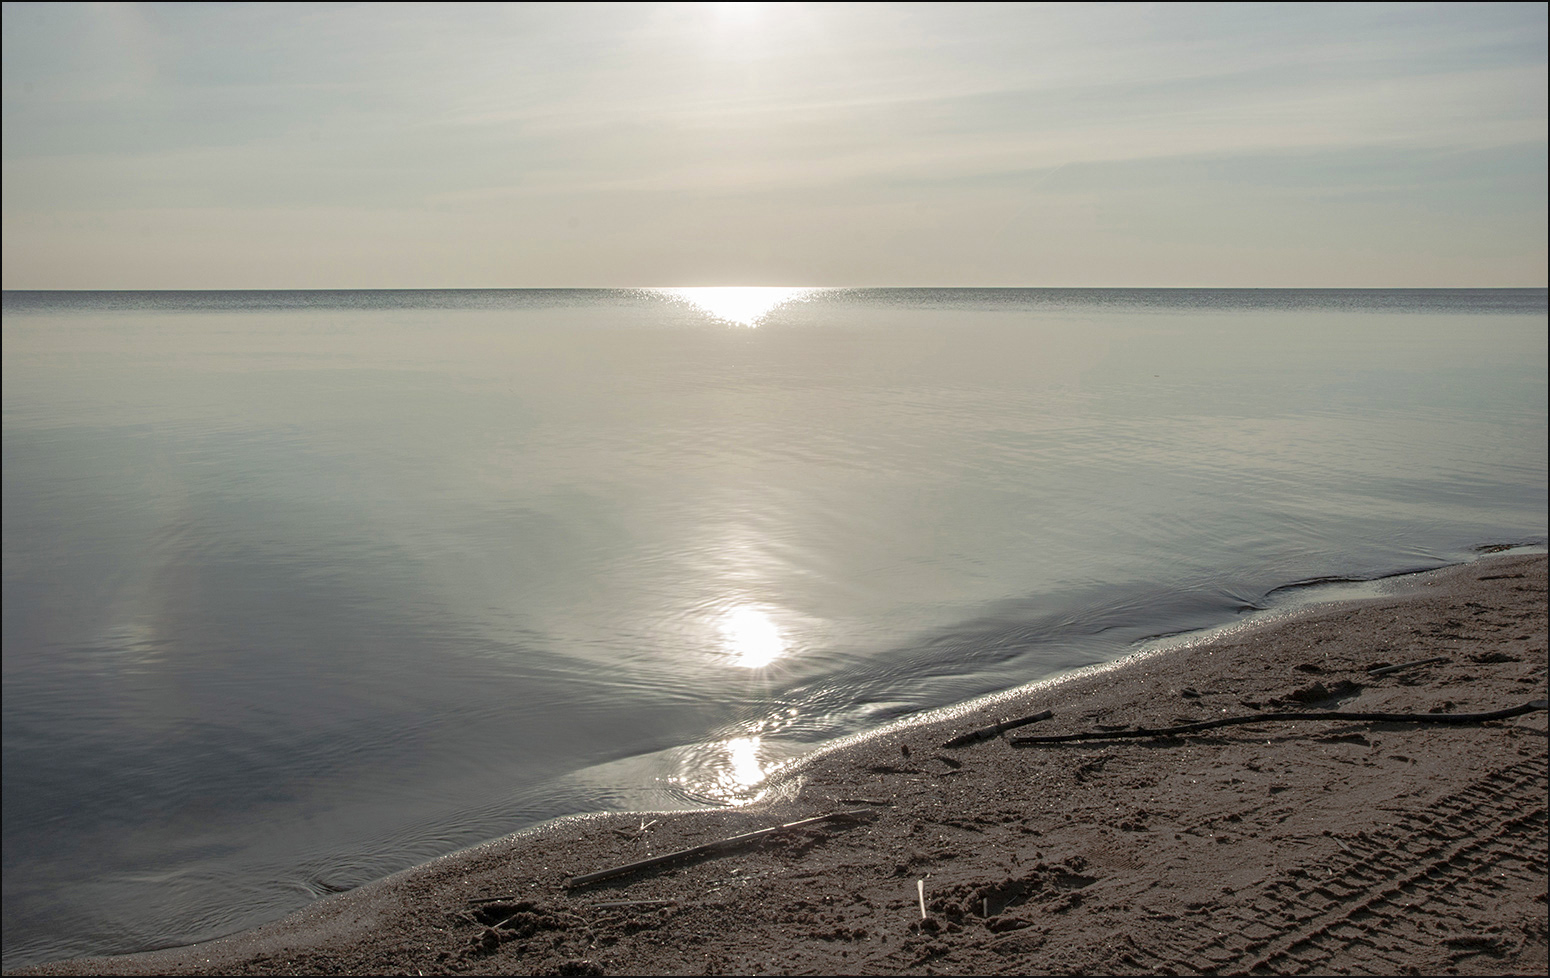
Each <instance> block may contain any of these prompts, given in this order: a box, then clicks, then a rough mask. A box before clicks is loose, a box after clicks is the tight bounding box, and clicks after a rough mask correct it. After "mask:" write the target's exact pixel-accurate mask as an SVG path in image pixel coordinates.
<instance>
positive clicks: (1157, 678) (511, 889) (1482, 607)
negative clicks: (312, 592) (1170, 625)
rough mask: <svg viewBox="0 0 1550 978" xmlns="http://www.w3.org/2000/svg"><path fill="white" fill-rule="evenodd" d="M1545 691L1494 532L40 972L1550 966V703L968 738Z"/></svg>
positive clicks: (1539, 589) (1468, 702)
mask: <svg viewBox="0 0 1550 978" xmlns="http://www.w3.org/2000/svg"><path fill="white" fill-rule="evenodd" d="M1432 658H1436V659H1440V660H1442V661H1437V662H1432V663H1426V664H1417V663H1420V662H1421V660H1426V659H1432ZM1384 664H1394V665H1405V664H1411V665H1410V666H1409V667H1408V668H1402V669H1398V670H1395V671H1389V672H1374V671H1373V669H1374V668H1375V667H1380V666H1382V665H1384ZM1545 696H1546V558H1545V557H1544V556H1543V555H1529V556H1502V557H1495V558H1489V559H1482V560H1479V561H1476V562H1474V563H1471V564H1468V565H1464V566H1460V567H1454V568H1448V569H1445V570H1442V571H1437V572H1432V573H1429V574H1425V575H1417V576H1416V577H1413V578H1410V579H1407V580H1406V581H1404V582H1403V583H1396V584H1395V586H1394V589H1393V593H1391V594H1388V595H1385V596H1383V597H1379V598H1374V599H1369V600H1365V601H1361V602H1353V603H1347V604H1339V605H1327V606H1320V607H1314V608H1309V609H1306V610H1304V611H1301V612H1298V613H1296V614H1292V615H1289V616H1287V617H1285V618H1283V619H1281V620H1277V621H1273V622H1270V623H1266V624H1258V625H1254V626H1251V627H1245V628H1241V629H1236V630H1228V631H1225V632H1223V633H1220V634H1217V635H1215V636H1212V637H1210V638H1208V639H1203V640H1200V641H1197V642H1195V643H1194V644H1189V645H1185V646H1182V647H1178V648H1173V649H1168V650H1164V651H1160V652H1155V653H1150V654H1147V655H1145V656H1141V657H1138V658H1137V659H1136V660H1134V661H1131V662H1129V663H1126V664H1123V665H1121V666H1120V667H1118V668H1113V669H1107V670H1103V671H1095V672H1091V673H1087V674H1084V675H1079V676H1076V677H1073V678H1070V679H1066V680H1063V681H1060V682H1055V683H1049V684H1042V685H1039V686H1036V687H1032V688H1029V689H1027V690H1023V691H1020V692H1019V693H1017V694H1015V695H1012V696H1009V697H1004V698H1002V699H999V700H997V701H995V702H993V703H988V704H982V705H980V706H978V707H976V708H974V709H973V710H972V711H970V712H968V713H965V714H962V715H958V716H954V717H951V718H948V719H940V720H936V721H933V722H931V723H927V724H918V725H913V726H907V727H898V728H894V729H891V730H888V731H885V732H883V733H881V734H879V735H877V736H874V737H870V738H867V739H865V740H862V741H859V742H857V743H853V744H850V745H847V746H844V747H842V748H839V749H836V750H832V751H829V752H826V753H824V754H822V755H820V756H818V757H816V758H813V759H811V760H809V761H808V762H807V763H805V764H804V765H802V766H801V767H799V768H797V769H795V770H793V771H791V772H788V773H786V774H785V775H783V779H782V783H781V784H780V786H779V790H777V791H775V792H773V793H772V794H773V797H772V798H771V799H770V800H768V801H766V802H764V803H762V804H760V805H757V806H752V807H749V808H744V809H737V810H723V811H712V812H692V813H678V814H663V815H644V816H643V815H639V814H635V815H609V816H594V817H586V818H576V819H567V820H563V821H560V822H557V823H553V824H550V825H548V826H545V827H543V828H541V829H539V830H536V831H533V832H529V833H524V834H521V835H518V836H514V837H512V838H509V839H504V840H500V841H497V842H493V843H490V844H488V845H485V846H482V847H479V848H477V849H474V850H470V851H468V852H463V853H458V854H455V855H453V856H449V857H446V858H444V859H441V860H437V861H436V862H433V863H430V864H427V865H425V866H421V867H417V868H415V869H412V870H409V871H407V872H404V873H400V874H398V875H396V876H393V877H390V878H388V879H386V880H382V881H379V882H377V883H374V884H371V885H369V886H365V887H362V888H360V889H358V890H355V891H353V892H350V893H346V894H341V895H339V896H336V897H332V898H329V899H327V900H323V901H320V902H319V903H317V904H315V905H313V906H312V907H310V908H308V909H307V910H305V911H303V912H301V913H299V914H296V915H294V916H292V917H289V918H287V919H285V920H282V921H279V922H277V923H274V924H271V925H268V926H265V927H262V928H259V929H257V930H254V931H249V932H246V933H243V934H238V935H235V936H233V937H230V938H227V939H225V940H221V941H215V942H211V943H209V944H203V945H197V946H193V947H186V948H174V949H168V950H164V951H157V952H151V953H146V954H139V955H127V956H123V957H116V958H94V959H78V960H74V961H66V962H58V963H55V964H50V965H43V966H40V967H36V968H32V969H27V970H26V971H25V972H22V973H32V974H82V973H100V974H158V973H166V974H200V973H219V974H279V973H384V972H385V973H399V974H421V973H423V974H436V973H454V972H455V973H475V974H478V973H489V974H539V973H547V974H553V973H560V974H567V973H570V974H603V973H609V974H700V973H798V974H800V973H818V974H829V973H841V974H844V973H889V974H898V973H905V974H913V973H951V974H1039V973H1089V974H1092V973H1111V974H1126V973H1180V974H1194V973H1220V972H1227V973H1243V972H1258V973H1351V972H1368V973H1378V974H1397V973H1406V972H1419V973H1428V974H1445V973H1459V974H1500V973H1507V974H1528V973H1537V974H1544V973H1545V970H1546V965H1547V958H1546V946H1547V939H1546V911H1547V907H1546V864H1547V852H1546V848H1547V843H1546V831H1547V828H1546V826H1547V821H1546V772H1547V737H1546V714H1545V712H1543V711H1542V710H1538V711H1535V712H1529V713H1526V714H1523V715H1520V716H1517V717H1513V718H1510V719H1506V720H1499V721H1493V722H1487V723H1479V724H1459V725H1440V724H1428V723H1408V722H1387V721H1370V720H1369V721H1355V722H1353V721H1341V720H1309V719H1297V720H1295V721H1290V722H1274V723H1270V722H1266V723H1261V724H1255V725H1246V726H1233V727H1224V728H1220V729H1216V730H1209V731H1204V732H1202V733H1200V734H1198V735H1191V736H1175V737H1151V738H1134V739H1120V740H1112V741H1095V742H1076V743H1067V744H1051V745H1039V746H1024V747H1018V746H1013V745H1012V744H1011V743H1009V742H1008V740H1007V739H1005V738H994V739H989V740H985V741H983V742H978V743H974V744H970V745H968V746H962V747H957V748H944V747H943V746H942V744H943V743H944V742H945V741H947V740H948V739H949V738H950V737H952V736H953V735H955V734H958V733H962V732H963V731H966V730H969V729H972V728H975V727H977V726H981V725H985V724H990V723H993V722H996V721H1000V720H1005V719H1011V718H1016V717H1022V716H1028V715H1032V714H1036V713H1038V712H1040V711H1043V710H1049V711H1051V713H1052V716H1051V717H1050V718H1049V719H1046V720H1043V721H1040V722H1037V723H1033V724H1029V725H1027V726H1025V727H1022V728H1019V729H1017V730H1014V731H1012V732H1011V734H1009V736H1013V737H1015V736H1029V735H1050V734H1065V733H1076V732H1084V731H1108V732H1114V731H1116V730H1122V729H1125V728H1131V727H1134V726H1136V725H1140V726H1145V727H1162V726H1168V725H1174V724H1184V723H1192V722H1199V721H1204V720H1210V719H1218V718H1223V717H1232V716H1247V715H1256V714H1268V713H1299V712H1302V713H1306V712H1311V711H1346V712H1349V711H1366V712H1388V713H1414V714H1425V715H1429V716H1431V715H1438V714H1449V713H1452V714H1457V713H1467V712H1477V711H1479V712H1483V711H1491V710H1496V709H1500V708H1503V707H1512V706H1518V705H1521V704H1525V703H1528V702H1530V701H1535V700H1540V699H1542V698H1544V697H1545ZM836 812H843V813H851V814H848V815H844V816H842V817H839V818H835V819H831V820H828V821H822V822H811V823H809V824H807V825H802V826H797V827H794V828H791V829H788V830H785V831H781V832H772V833H768V834H767V835H765V836H762V837H760V838H758V839H754V840H749V841H746V842H743V843H741V844H732V845H728V846H726V847H723V848H720V849H716V850H712V851H709V852H702V853H700V854H698V855H696V856H692V857H689V858H686V859H683V860H679V861H677V862H675V863H672V864H669V865H667V866H665V867H654V868H649V869H644V870H639V871H636V872H633V873H626V874H624V875H620V876H617V877H614V878H611V879H607V880H602V881H599V882H595V883H591V884H589V885H583V886H570V885H567V884H568V883H569V882H570V881H572V880H573V878H574V877H577V876H579V875H582V874H588V873H592V872H594V871H598V870H602V869H606V868H608V867H612V866H617V865H620V864H625V863H629V862H631V861H635V860H642V859H645V858H647V857H650V856H655V855H661V854H664V853H671V852H674V851H677V850H681V849H685V848H689V847H694V846H699V845H703V844H705V843H708V842H712V841H714V840H718V839H724V838H727V837H732V836H736V835H738V834H739V833H746V832H750V831H753V830H757V829H761V828H765V827H769V826H775V825H780V824H784V823H790V822H793V821H797V820H801V819H807V818H811V817H813V816H820V815H826V814H830V813H836ZM923 909H924V914H923Z"/></svg>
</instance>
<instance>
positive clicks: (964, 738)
mask: <svg viewBox="0 0 1550 978" xmlns="http://www.w3.org/2000/svg"><path fill="white" fill-rule="evenodd" d="M1054 715H1055V714H1053V713H1051V712H1050V711H1049V710H1044V711H1042V712H1040V713H1035V714H1033V715H1032V716H1026V717H1018V718H1017V719H1016V720H1002V721H1001V722H1000V723H992V724H991V725H990V726H988V727H980V728H979V729H978V730H970V731H969V732H968V733H966V734H959V735H958V736H956V737H954V738H953V739H952V740H949V741H948V742H947V743H945V744H943V745H942V746H943V747H967V746H968V745H970V744H977V743H979V742H980V741H982V740H989V739H991V738H992V737H999V736H1001V735H1002V734H1004V733H1006V732H1007V731H1008V730H1014V729H1016V728H1017V727H1026V726H1027V725H1028V724H1030V723H1038V722H1039V721H1040V720H1048V719H1049V718H1050V717H1052V716H1054Z"/></svg>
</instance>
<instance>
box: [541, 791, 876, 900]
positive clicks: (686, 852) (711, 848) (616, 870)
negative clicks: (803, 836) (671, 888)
mask: <svg viewBox="0 0 1550 978" xmlns="http://www.w3.org/2000/svg"><path fill="white" fill-rule="evenodd" d="M875 815H876V813H875V812H872V811H870V810H868V809H864V808H863V809H855V810H852V811H844V812H830V813H829V814H827V815H815V816H814V817H812V818H804V819H799V820H798V821H795V822H787V823H786V824H784V825H771V826H770V827H769V828H763V829H757V830H755V831H753V832H744V833H742V834H741V835H734V836H730V837H728V838H725V839H717V840H716V841H715V842H706V843H703V844H701V845H697V846H690V847H689V848H687V849H679V850H678V851H677V852H665V853H663V854H662V855H660V856H651V857H650V858H647V859H640V860H636V861H635V862H633V863H625V864H624V865H623V866H614V867H612V868H610V869H600V870H598V871H597V872H595V873H583V874H582V875H580V876H573V877H571V879H570V881H569V882H568V883H566V884H565V885H566V886H568V887H571V888H572V889H574V888H575V887H578V886H586V885H587V884H588V883H596V882H598V881H599V880H606V879H613V878H614V877H615V876H624V875H625V874H627V873H633V872H635V871H637V870H641V869H651V868H653V867H656V866H664V865H666V864H668V863H672V862H677V861H678V860H680V859H689V858H692V857H694V856H702V855H707V854H709V853H714V852H718V851H720V850H723V849H733V848H737V847H739V846H744V845H747V844H749V843H751V842H758V841H760V840H762V839H768V838H771V837H773V836H776V835H779V834H781V833H783V832H790V831H791V830H793V829H801V828H806V827H807V826H809V825H817V824H819V823H821V822H836V821H841V820H860V819H865V818H873V817H875Z"/></svg>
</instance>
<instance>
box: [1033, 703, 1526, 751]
mask: <svg viewBox="0 0 1550 978" xmlns="http://www.w3.org/2000/svg"><path fill="white" fill-rule="evenodd" d="M1547 707H1550V703H1547V701H1546V700H1534V701H1533V702H1532V703H1524V704H1523V705H1522V706H1514V707H1509V708H1507V709H1505V710H1493V711H1491V712H1490V713H1358V712H1351V711H1344V710H1304V711H1301V712H1298V713H1260V714H1257V715H1254V716H1244V717H1224V718H1222V719H1220V720H1206V721H1203V722H1201V723H1185V724H1180V725H1179V726H1177V727H1159V728H1155V729H1148V728H1146V727H1136V728H1134V729H1131V730H1090V731H1088V732H1086V733H1074V734H1058V735H1056V736H1052V737H1013V738H1012V739H1011V744H1012V746H1013V747H1035V746H1038V745H1040V744H1065V743H1070V742H1072V741H1076V740H1122V739H1126V738H1135V737H1178V736H1181V735H1183V734H1194V733H1201V732H1203V731H1206V730H1215V729H1217V728H1219V727H1237V726H1243V725H1245V724H1250V723H1289V722H1296V721H1298V720H1369V721H1385V722H1389V723H1434V724H1465V723H1485V722H1487V721H1489V720H1506V719H1507V718H1509V717H1516V716H1522V715H1523V714H1525V713H1533V712H1535V711H1537V710H1544V709H1546V708H1547Z"/></svg>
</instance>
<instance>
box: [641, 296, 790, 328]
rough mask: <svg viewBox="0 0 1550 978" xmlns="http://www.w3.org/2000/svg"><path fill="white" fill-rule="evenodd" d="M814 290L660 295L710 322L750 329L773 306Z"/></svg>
mask: <svg viewBox="0 0 1550 978" xmlns="http://www.w3.org/2000/svg"><path fill="white" fill-rule="evenodd" d="M815 291H817V290H816V289H807V288H789V287H785V286H718V287H711V288H694V289H663V290H662V293H663V294H664V295H668V296H671V297H672V298H674V299H677V300H678V301H680V302H684V303H687V304H689V305H691V306H694V307H696V308H698V309H700V310H701V311H702V312H705V313H707V314H709V315H710V316H711V317H712V318H713V319H719V320H721V321H722V322H725V323H732V324H734V325H737V326H748V327H750V328H751V327H755V326H758V325H759V323H760V322H761V321H762V320H763V319H764V317H766V316H768V315H769V314H770V312H771V311H773V310H774V309H775V307H776V306H781V305H784V304H785V303H788V302H796V301H798V300H801V299H804V298H806V297H807V296H808V295H809V294H811V293H813V292H815Z"/></svg>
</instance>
